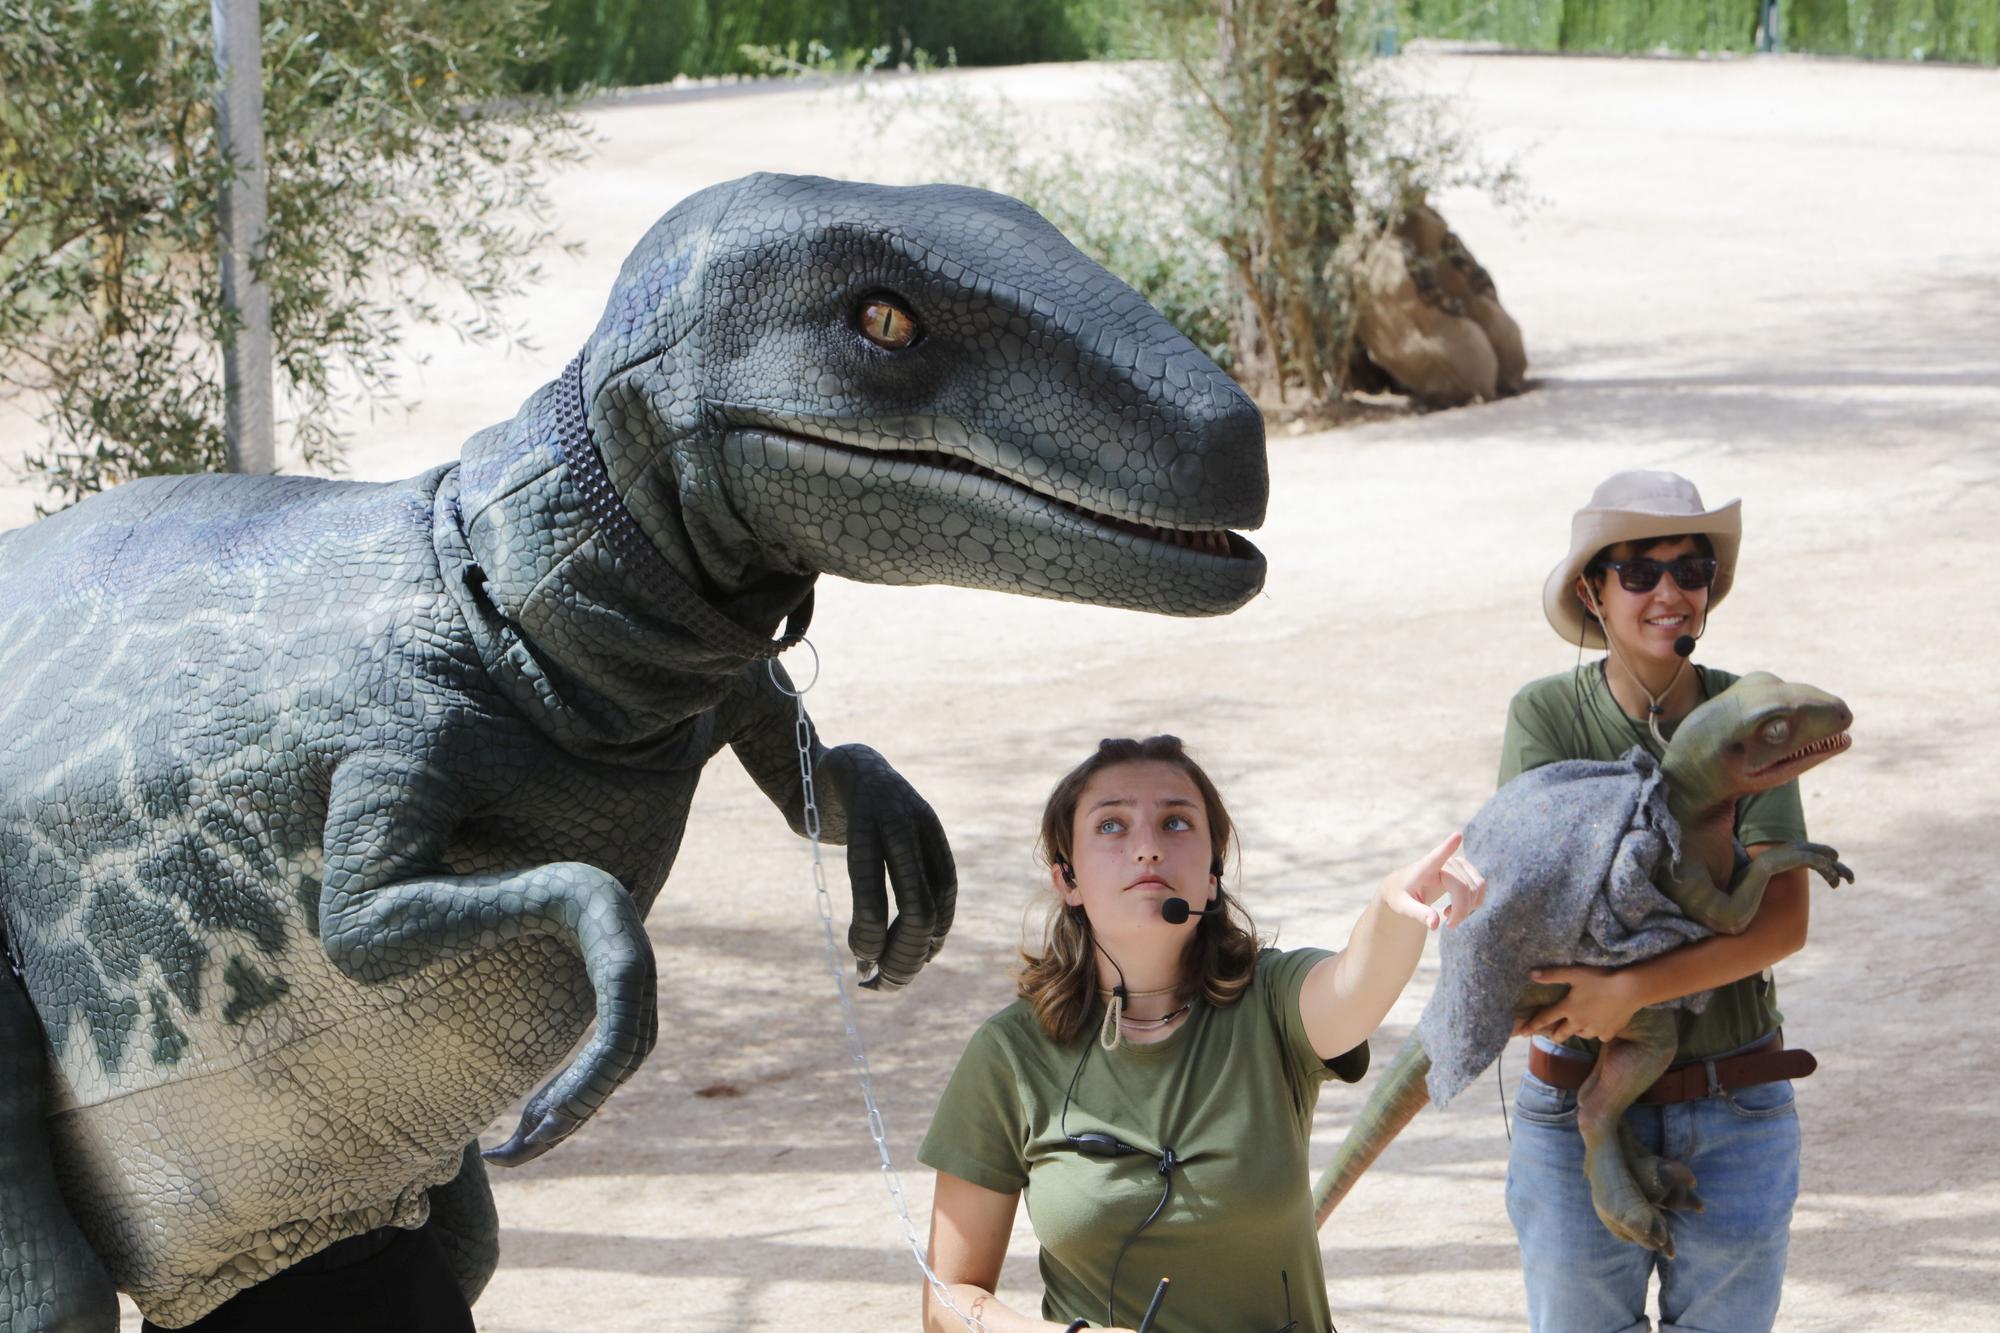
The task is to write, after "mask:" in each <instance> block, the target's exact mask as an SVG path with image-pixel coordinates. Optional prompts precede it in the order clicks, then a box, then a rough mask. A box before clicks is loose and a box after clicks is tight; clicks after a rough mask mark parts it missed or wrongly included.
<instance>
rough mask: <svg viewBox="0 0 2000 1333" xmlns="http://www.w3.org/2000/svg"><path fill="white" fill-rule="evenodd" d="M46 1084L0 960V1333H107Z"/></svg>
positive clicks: (21, 996) (39, 1049) (111, 1320)
mask: <svg viewBox="0 0 2000 1333" xmlns="http://www.w3.org/2000/svg"><path fill="white" fill-rule="evenodd" d="M48 1084H49V1073H48V1048H47V1046H46V1045H45V1044H44V1043H43V1041H42V1025H41V1023H40V1022H39V1021H38V1020H37V1019H36V1017H35V1010H34V1006H33V1005H32V1004H31V1003H29V1000H28V993H27V991H26V990H25V989H24V988H23V987H22V985H21V983H20V980H19V979H18V978H17V977H16V976H15V975H14V972H13V969H12V968H11V967H9V966H8V965H7V963H6V961H5V960H4V959H0V1329H5V1330H7V1333H111V1330H115V1329H116V1328H117V1327H118V1293H117V1290H116V1289H115V1288H113V1287H112V1285H111V1279H110V1277H109V1276H107V1275H106V1274H105V1271H104V1265H103V1264H101V1263H99V1262H98V1259H97V1255H96V1254H95V1253H94V1252H93V1251H92V1250H91V1248H90V1245H89V1243H88V1242H86V1241H85V1240H84V1238H83V1233H82V1232H81V1231H80V1230H78V1229H77V1225H76V1221H75V1219H74V1218H72V1217H71V1216H70V1215H69V1209H68V1207H67V1206H65V1205H64V1203H63V1199H62V1195H61V1193H60V1192H59V1191H58V1190H57V1188H56V1176H55V1164H54V1162H53V1161H52V1160H51V1159H50V1157H49V1140H48V1131H47V1129H46V1128H45V1126H44V1124H43V1120H42V1114H43V1110H44V1104H45V1102H46V1101H47V1096H48Z"/></svg>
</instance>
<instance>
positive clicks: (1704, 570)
mask: <svg viewBox="0 0 2000 1333" xmlns="http://www.w3.org/2000/svg"><path fill="white" fill-rule="evenodd" d="M1597 568H1598V569H1609V570H1614V571H1616V572H1617V574H1618V586H1619V587H1621V588H1623V589H1624V590H1625V591H1626V592H1651V591H1652V590H1653V589H1655V588H1657V587H1659V586H1660V575H1662V574H1669V573H1670V574H1672V575H1673V576H1674V582H1675V583H1678V584H1679V585H1680V586H1681V589H1682V591H1684V592H1693V591H1694V590H1695V589H1696V588H1706V587H1707V586H1708V585H1709V584H1711V583H1713V582H1715V557H1714V556H1710V555H1682V556H1675V557H1674V558H1673V559H1672V560H1655V559H1653V558H1652V557H1651V556H1644V555H1642V556H1639V557H1638V558H1636V559H1633V560H1604V561H1600V562H1599V563H1598V565H1597Z"/></svg>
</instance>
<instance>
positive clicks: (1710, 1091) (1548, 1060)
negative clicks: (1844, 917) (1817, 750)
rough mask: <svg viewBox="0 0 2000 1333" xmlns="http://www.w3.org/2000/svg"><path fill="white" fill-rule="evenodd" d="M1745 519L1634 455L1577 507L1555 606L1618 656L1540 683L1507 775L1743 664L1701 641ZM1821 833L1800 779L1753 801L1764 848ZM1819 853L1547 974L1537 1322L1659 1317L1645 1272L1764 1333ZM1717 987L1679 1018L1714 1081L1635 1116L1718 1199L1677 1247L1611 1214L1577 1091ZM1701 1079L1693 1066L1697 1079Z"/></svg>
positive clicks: (1792, 1161) (1712, 1325) (1536, 1134)
mask: <svg viewBox="0 0 2000 1333" xmlns="http://www.w3.org/2000/svg"><path fill="white" fill-rule="evenodd" d="M1741 535H1742V515H1741V506H1740V504H1739V502H1737V501H1735V500H1731V501H1729V502H1728V503H1727V504H1724V505H1720V506H1718V507H1716V508H1714V509H1707V508H1704V507H1703V505H1702V500H1701V494H1700V492H1698V491H1697V490H1696V489H1695V488H1694V485H1693V484H1692V483H1691V482H1689V481H1688V480H1687V479H1686V478H1684V477H1680V476H1676V475H1675V474H1673V473H1671V472H1621V473H1619V474H1618V475H1616V476H1614V477H1611V478H1609V479H1608V480H1606V481H1605V482H1604V483H1603V484H1602V485H1600V486H1599V487H1598V488H1597V490H1596V492H1595V493H1594V494H1593V495H1592V496H1591V498H1590V503H1589V504H1588V505H1586V506H1585V507H1584V508H1582V509H1580V510H1578V511H1577V513H1576V515H1575V518H1574V519H1573V521H1572V524H1571V530H1570V549H1569V552H1568V554H1567V555H1565V556H1564V557H1563V559H1562V560H1561V561H1559V562H1558V563H1557V565H1556V567H1555V568H1554V570H1552V571H1551V572H1550V574H1549V577H1548V580H1547V582H1546V583H1545V585H1544V587H1543V591H1542V608H1543V611H1544V613H1545V614H1546V616H1547V618H1548V621H1549V623H1550V624H1551V625H1552V626H1553V627H1554V628H1555V630H1556V632H1557V633H1558V634H1560V635H1562V637H1563V639H1564V640H1565V641H1566V642H1569V643H1573V644H1575V645H1577V651H1578V654H1579V655H1581V653H1582V649H1583V648H1584V647H1585V646H1586V645H1587V646H1591V647H1601V648H1604V649H1605V650H1606V656H1605V657H1603V658H1602V659H1599V660H1598V661H1594V662H1589V663H1585V664H1580V665H1579V666H1578V667H1577V668H1576V669H1575V670H1574V671H1566V672H1563V673H1561V674H1560V675H1555V676H1548V677H1545V678H1544V679H1541V680H1538V681H1534V682H1532V683H1531V684H1529V685H1527V686H1525V687H1523V688H1522V689H1521V690H1520V692H1519V693H1517V694H1516V695H1515V696H1514V699H1513V702H1512V704H1511V705H1510V706H1509V708H1508V712H1507V731H1506V736H1505V738H1504V740H1503V741H1502V743H1501V759H1500V782H1501V784H1502V785H1504V784H1506V783H1507V782H1509V781H1511V780H1512V779H1513V778H1515V777H1516V776H1518V775H1519V774H1521V773H1523V772H1525V771H1527V770H1528V769H1531V768H1536V767H1538V766H1540V765H1542V764H1547V763H1553V762H1555V761H1557V760H1564V759H1599V760H1611V759H1616V758H1618V757H1619V756H1620V755H1622V754H1624V753H1625V752H1626V751H1628V750H1630V749H1631V748H1632V747H1633V746H1635V745H1640V746H1644V747H1645V748H1647V749H1649V750H1650V751H1652V753H1653V754H1654V756H1655V757H1658V756H1659V755H1661V754H1662V753H1663V752H1664V751H1665V749H1666V742H1667V740H1668V739H1669V738H1670V737H1671V736H1672V734H1673V730H1674V727H1675V725H1676V724H1677V723H1678V722H1679V721H1680V720H1681V719H1682V718H1684V717H1686V716H1687V714H1688V713H1690V712H1692V711H1693V710H1694V708H1695V707H1696V706H1697V705H1698V704H1700V703H1701V702H1702V701H1703V700H1704V699H1707V698H1710V697H1712V696H1714V695H1716V694H1719V693H1721V692H1722V691H1723V690H1724V689H1726V688H1728V687H1729V685H1730V684H1732V683H1733V682H1734V681H1735V679H1736V677H1735V676H1732V675H1730V674H1729V673H1727V672H1724V671H1717V670H1714V669H1713V668H1707V667H1699V666H1695V665H1694V664H1693V663H1692V661H1691V660H1690V659H1691V657H1692V654H1693V653H1694V649H1695V644H1696V641H1697V640H1698V639H1699V638H1700V637H1701V634H1702V632H1703V631H1704V630H1705V629H1706V628H1707V626H1708V615H1709V612H1710V611H1711V610H1712V609H1713V608H1714V607H1715V606H1716V605H1717V604H1718V603H1720V602H1721V601H1722V599H1723V597H1724V595H1725V594H1727V593H1728V591H1729V588H1730V584H1731V583H1732V581H1733V579H1734V576H1735V572H1736V552H1737V547H1738V545H1739V543H1740V540H1741ZM1805 836H1806V827H1805V816H1804V813H1803V811H1802V809H1801V805H1800V801H1799V791H1798V784H1797V783H1796V782H1788V783H1786V784H1785V785H1784V786H1782V787H1778V788H1775V789H1774V790H1771V791H1768V792H1763V793H1760V794H1759V795H1756V796H1752V797H1749V798H1748V799H1746V800H1744V801H1743V802H1742V804H1741V805H1740V806H1739V807H1738V809H1737V811H1736V838H1737V841H1738V842H1739V843H1741V844H1743V845H1744V846H1745V847H1746V848H1747V849H1748V852H1749V855H1751V856H1756V855H1757V854H1758V853H1759V852H1760V851H1761V850H1763V848H1764V847H1765V846H1766V845H1767V844H1771V843H1781V842H1790V841H1800V840H1803V839H1804V838H1805ZM1808 905H1809V899H1808V896H1807V885H1806V872H1805V871H1804V870H1795V871H1787V872H1785V873H1784V874H1782V875H1778V876H1775V877H1773V878H1772V880H1771V884H1770V888H1769V889H1768V890H1767V891H1766V893H1765V895H1764V903H1763V907H1762V908H1761V909H1760V910H1759V911H1758V913H1757V915H1756V917H1755V918H1753V919H1752V921H1751V923H1750V926H1749V927H1748V928H1747V929H1746V930H1745V931H1744V932H1743V933H1742V934H1740V935H1735V936H1729V935H1718V936H1715V937H1714V938H1711V939H1707V940H1702V941H1699V942H1697V943H1694V944H1690V945H1685V946H1683V947H1681V948H1679V949H1675V950H1673V951H1671V952H1669V953H1665V954H1662V955H1660V956H1659V957H1658V958H1654V959H1650V960H1648V961H1647V962H1644V963H1639V964H1636V965H1633V966H1630V967H1625V968H1619V969H1617V970H1611V969H1606V968H1589V967H1562V968H1549V969H1546V970H1544V971H1541V972H1537V973H1536V974H1535V976H1536V979H1537V980H1542V981H1552V982H1563V983H1567V984H1568V985H1569V987H1570V990H1569V993H1568V994H1567V995H1566V996H1565V997H1564V998H1563V999H1562V1000H1561V1001H1560V1002H1559V1003H1557V1004H1555V1005H1552V1006H1550V1007H1549V1008H1547V1009H1545V1010H1543V1011H1542V1012H1540V1013H1538V1014H1536V1015H1534V1016H1533V1017H1531V1018H1530V1019H1529V1020H1528V1021H1527V1022H1526V1023H1525V1024H1523V1029H1524V1030H1525V1031H1528V1032H1532V1033H1534V1034H1535V1046H1534V1049H1533V1050H1532V1051H1531V1052H1530V1053H1529V1067H1528V1074H1527V1076H1526V1077H1524V1078H1523V1079H1522V1081H1521V1086H1520V1090H1519V1093H1518V1095H1517V1097H1516V1101H1515V1106H1516V1110H1517V1114H1516V1115H1515V1118H1514V1131H1513V1144H1512V1147H1511V1151H1510V1153H1509V1157H1508V1166H1507V1212H1508V1215H1509V1216H1510V1217H1511V1218H1512V1219H1513V1222H1514V1229H1515V1233H1516V1234H1517V1236H1518V1237H1519V1239H1520V1244H1521V1264H1522V1271H1523V1274H1524V1276H1525V1278H1526V1283H1527V1293H1528V1316H1529V1322H1530V1324H1531V1326H1532V1327H1533V1328H1534V1329H1536V1330H1544V1331H1547V1333H1566V1331H1567V1330H1570V1329H1586V1328H1587V1329H1602V1330H1606V1331H1607V1333H1643V1330H1645V1329H1647V1328H1649V1327H1651V1325H1650V1324H1649V1322H1648V1319H1647V1315H1646V1298H1647V1288H1648V1285H1649V1282H1650V1279H1651V1278H1652V1276H1653V1274H1654V1272H1655V1270H1656V1269H1657V1271H1658V1273H1659V1276H1660V1328H1661V1330H1662V1333H1672V1330H1675V1329H1728V1330H1731V1333H1753V1331H1754V1330H1758V1329H1768V1328H1770V1327H1771V1325H1772V1323H1773V1321H1774V1320H1775V1318H1776V1316H1777V1310H1778V1298H1779V1292H1780V1288H1781V1286H1782V1285H1783V1281H1784V1274H1785V1254H1786V1248H1787V1242H1788V1238H1789V1236H1790V1227H1791V1214H1792V1203H1793V1200H1794V1199H1795V1198H1796V1197H1797V1194H1798V1186H1799V1126H1798V1118H1797V1116H1796V1115H1795V1114H1794V1112H1793V1109H1792V1089H1791V1084H1790V1082H1788V1081H1787V1076H1788V1074H1789V1075H1793V1076H1796V1075H1797V1074H1798V1073H1801V1072H1810V1069H1811V1066H1812V1061H1811V1059H1810V1057H1806V1056H1804V1054H1803V1053H1802V1052H1783V1051H1782V1050H1781V1048H1782V1045H1783V1043H1782V1041H1781V1039H1780V1036H1779V1032H1778V1024H1779V1022H1780V1020H1781V1015H1780V1014H1779V1013H1778V1006H1777V989H1776V986H1775V983H1774V982H1773V981H1772V980H1771V977H1770V973H1769V971H1768V969H1769V967H1770V966H1771V964H1773V963H1775V962H1777V961H1778V960H1779V959H1780V958H1783V957H1785V956H1786V955H1788V954H1790V953H1792V952H1793V951H1795V950H1796V949H1798V948H1799V947H1800V946H1801V945H1803V944H1804V943H1805V938H1806V921H1807V911H1808ZM1710 988H1713V989H1714V995H1713V996H1712V998H1711V999H1710V1000H1709V1002H1708V1006H1707V1007H1706V1008H1705V1009H1704V1010H1703V1011H1702V1012H1701V1013H1700V1014H1698V1015H1697V1014H1687V1013H1683V1014H1682V1015H1681V1019H1680V1029H1679V1039H1680V1040H1679V1052H1678V1056H1677V1060H1678V1061H1679V1063H1680V1064H1681V1065H1689V1064H1693V1065H1701V1066H1703V1067H1704V1068H1705V1070H1706V1073H1707V1077H1706V1079H1705V1080H1700V1081H1701V1082H1703V1083H1704V1084H1705V1091H1706V1092H1707V1095H1704V1096H1699V1097H1697V1098H1694V1099H1692V1100H1682V1099H1681V1098H1683V1097H1684V1096H1685V1089H1684V1088H1677V1090H1676V1091H1675V1092H1673V1093H1672V1094H1671V1095H1669V1094H1668V1093H1667V1092H1665V1091H1663V1089H1665V1088H1666V1086H1667V1085H1668V1084H1669V1083H1670V1082H1675V1081H1676V1080H1679V1074H1678V1072H1676V1073H1672V1074H1669V1075H1668V1077H1667V1078H1665V1079H1662V1080H1661V1083H1660V1085H1656V1088H1655V1089H1654V1092H1653V1093H1652V1095H1650V1096H1649V1097H1648V1098H1647V1099H1646V1102H1647V1104H1642V1105H1639V1106H1635V1107H1633V1108H1632V1109H1631V1110H1630V1111H1628V1112H1626V1115H1625V1119H1624V1122H1623V1126H1622V1128H1623V1129H1624V1130H1626V1131H1627V1132H1629V1133H1632V1134H1634V1135H1636V1136H1637V1137H1638V1138H1639V1139H1640V1141H1641V1142H1642V1143H1644V1144H1646V1145H1648V1147H1649V1148H1650V1149H1651V1150H1652V1151H1656V1152H1657V1151H1660V1150H1661V1147H1662V1144H1665V1145H1666V1146H1667V1148H1668V1149H1669V1150H1670V1151H1671V1153H1672V1155H1673V1156H1675V1157H1677V1158H1679V1159H1681V1160H1682V1161H1684V1162H1685V1163H1686V1165H1687V1166H1688V1167H1689V1168H1690V1169H1691V1170H1692V1171H1693V1172H1694V1175H1695V1179H1696V1182H1697V1188H1698V1190H1699V1192H1700V1195H1701V1197H1702V1199H1703V1201H1704V1203H1705V1205H1706V1206H1705V1209H1704V1210H1702V1211H1699V1212H1694V1211H1688V1212H1676V1213H1674V1214H1672V1216H1671V1223H1670V1224H1671V1227H1672V1231H1673V1242H1674V1253H1673V1256H1672V1257H1671V1258H1664V1257H1662V1256H1660V1255H1657V1254H1655V1253H1654V1252H1653V1251H1651V1250H1648V1249H1645V1248H1643V1247H1641V1246H1638V1245H1633V1244H1630V1243H1628V1242H1625V1241H1622V1240H1619V1239H1618V1238H1616V1237H1615V1236H1613V1235H1611V1233H1610V1232H1608V1231H1607V1230H1605V1228H1604V1227H1603V1225H1602V1224H1600V1223H1599V1222H1598V1220H1597V1217H1596V1214H1595V1211H1594V1209H1593V1208H1592V1207H1591V1203H1590V1190H1589V1187H1588V1185H1587V1183H1586V1179H1585V1176H1584V1172H1583V1138H1582V1135H1581V1134H1580V1133H1579V1132H1578V1130H1577V1124H1576V1093H1575V1089H1576V1088H1578V1087H1579V1086H1580V1085H1581V1084H1582V1082H1583V1080H1584V1078H1585V1077H1586V1076H1587V1075H1588V1074H1589V1072H1590V1069H1591V1066H1592V1064H1593V1063H1594V1062H1595V1060H1596V1047H1597V1041H1596V1039H1597V1038H1602V1037H1607V1036H1610V1035H1612V1034H1614V1033H1616V1032H1618V1031H1620V1030H1621V1029H1622V1028H1624V1027H1625V1025H1626V1024H1627V1023H1628V1022H1629V1021H1630V1020H1631V1017H1632V1015H1633V1013H1634V1012H1636V1011H1637V1010H1638V1009H1640V1008H1642V1007H1644V1006H1646V1005H1651V1004H1657V1003H1660V1002H1662V1001H1665V1000H1671V999H1674V998H1677V997H1679V996H1682V995H1689V994H1693V993H1694V992H1696V991H1701V990H1708V989H1710ZM1679 1082H1681V1083H1684V1082H1685V1080H1679Z"/></svg>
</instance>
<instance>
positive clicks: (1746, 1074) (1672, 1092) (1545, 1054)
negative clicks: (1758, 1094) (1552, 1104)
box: [1528, 1032, 1819, 1106]
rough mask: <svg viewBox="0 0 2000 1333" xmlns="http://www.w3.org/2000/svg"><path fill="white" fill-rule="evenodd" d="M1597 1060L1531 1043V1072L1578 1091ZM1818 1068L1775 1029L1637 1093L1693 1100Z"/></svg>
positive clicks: (1650, 1099) (1651, 1101)
mask: <svg viewBox="0 0 2000 1333" xmlns="http://www.w3.org/2000/svg"><path fill="white" fill-rule="evenodd" d="M1596 1064H1597V1061H1595V1060H1591V1059H1584V1058H1580V1057H1578V1056H1576V1055H1556V1054H1554V1053H1552V1052H1550V1051H1545V1050H1543V1049H1542V1048H1541V1047H1540V1046H1530V1047H1529V1048H1528V1072H1529V1073H1531V1074H1533V1075H1534V1076H1535V1077H1536V1078H1538V1079H1540V1080H1541V1081H1542V1082H1544V1083H1546V1084H1548V1085H1549V1086H1550V1087H1553V1088H1567V1089H1569V1090H1570V1091H1572V1092H1574V1091H1575V1090H1576V1089H1578V1088H1580V1087H1582V1086H1583V1081H1584V1080H1585V1079H1586V1078H1589V1077H1590V1071H1591V1069H1592V1068H1594V1067H1595V1066H1596ZM1817 1068H1819V1061H1817V1060H1815V1059H1813V1057H1812V1052H1810V1051H1788V1050H1786V1049H1785V1034H1784V1033H1783V1032H1773V1033H1772V1034H1771V1035H1770V1036H1769V1037H1766V1038H1765V1039H1764V1040H1763V1041H1760V1042H1758V1043H1757V1044H1756V1045H1755V1046H1752V1047H1751V1048H1750V1049H1748V1050H1746V1051H1738V1052H1737V1053H1736V1054H1734V1055H1725V1056H1721V1057H1719V1058H1717V1059H1714V1060H1690V1061H1688V1062H1687V1063H1686V1064H1684V1065H1675V1066H1674V1067H1673V1068H1671V1069H1669V1070H1668V1071H1667V1072H1666V1073H1664V1074H1662V1075H1660V1077H1659V1078H1658V1079H1656V1080H1655V1081H1654V1083H1653V1085H1652V1086H1651V1087H1649V1088H1647V1089H1646V1090H1645V1091H1644V1092H1642V1093H1640V1094H1639V1101H1640V1102H1641V1103H1643V1104H1645V1105H1648V1106H1658V1105H1660V1104H1661V1103H1663V1102H1692V1101H1698V1100H1699V1099H1701V1098H1703V1097H1713V1096H1715V1095H1716V1094H1718V1093H1722V1092H1726V1091H1728V1090H1729V1089H1730V1088H1748V1087H1751V1086H1753V1085H1755V1084H1758V1083H1775V1082H1777V1081H1778V1080H1779V1079H1781V1078H1804V1077H1805V1076H1806V1075H1808V1074H1810V1073H1812V1071H1813V1070H1815V1069H1817Z"/></svg>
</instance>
